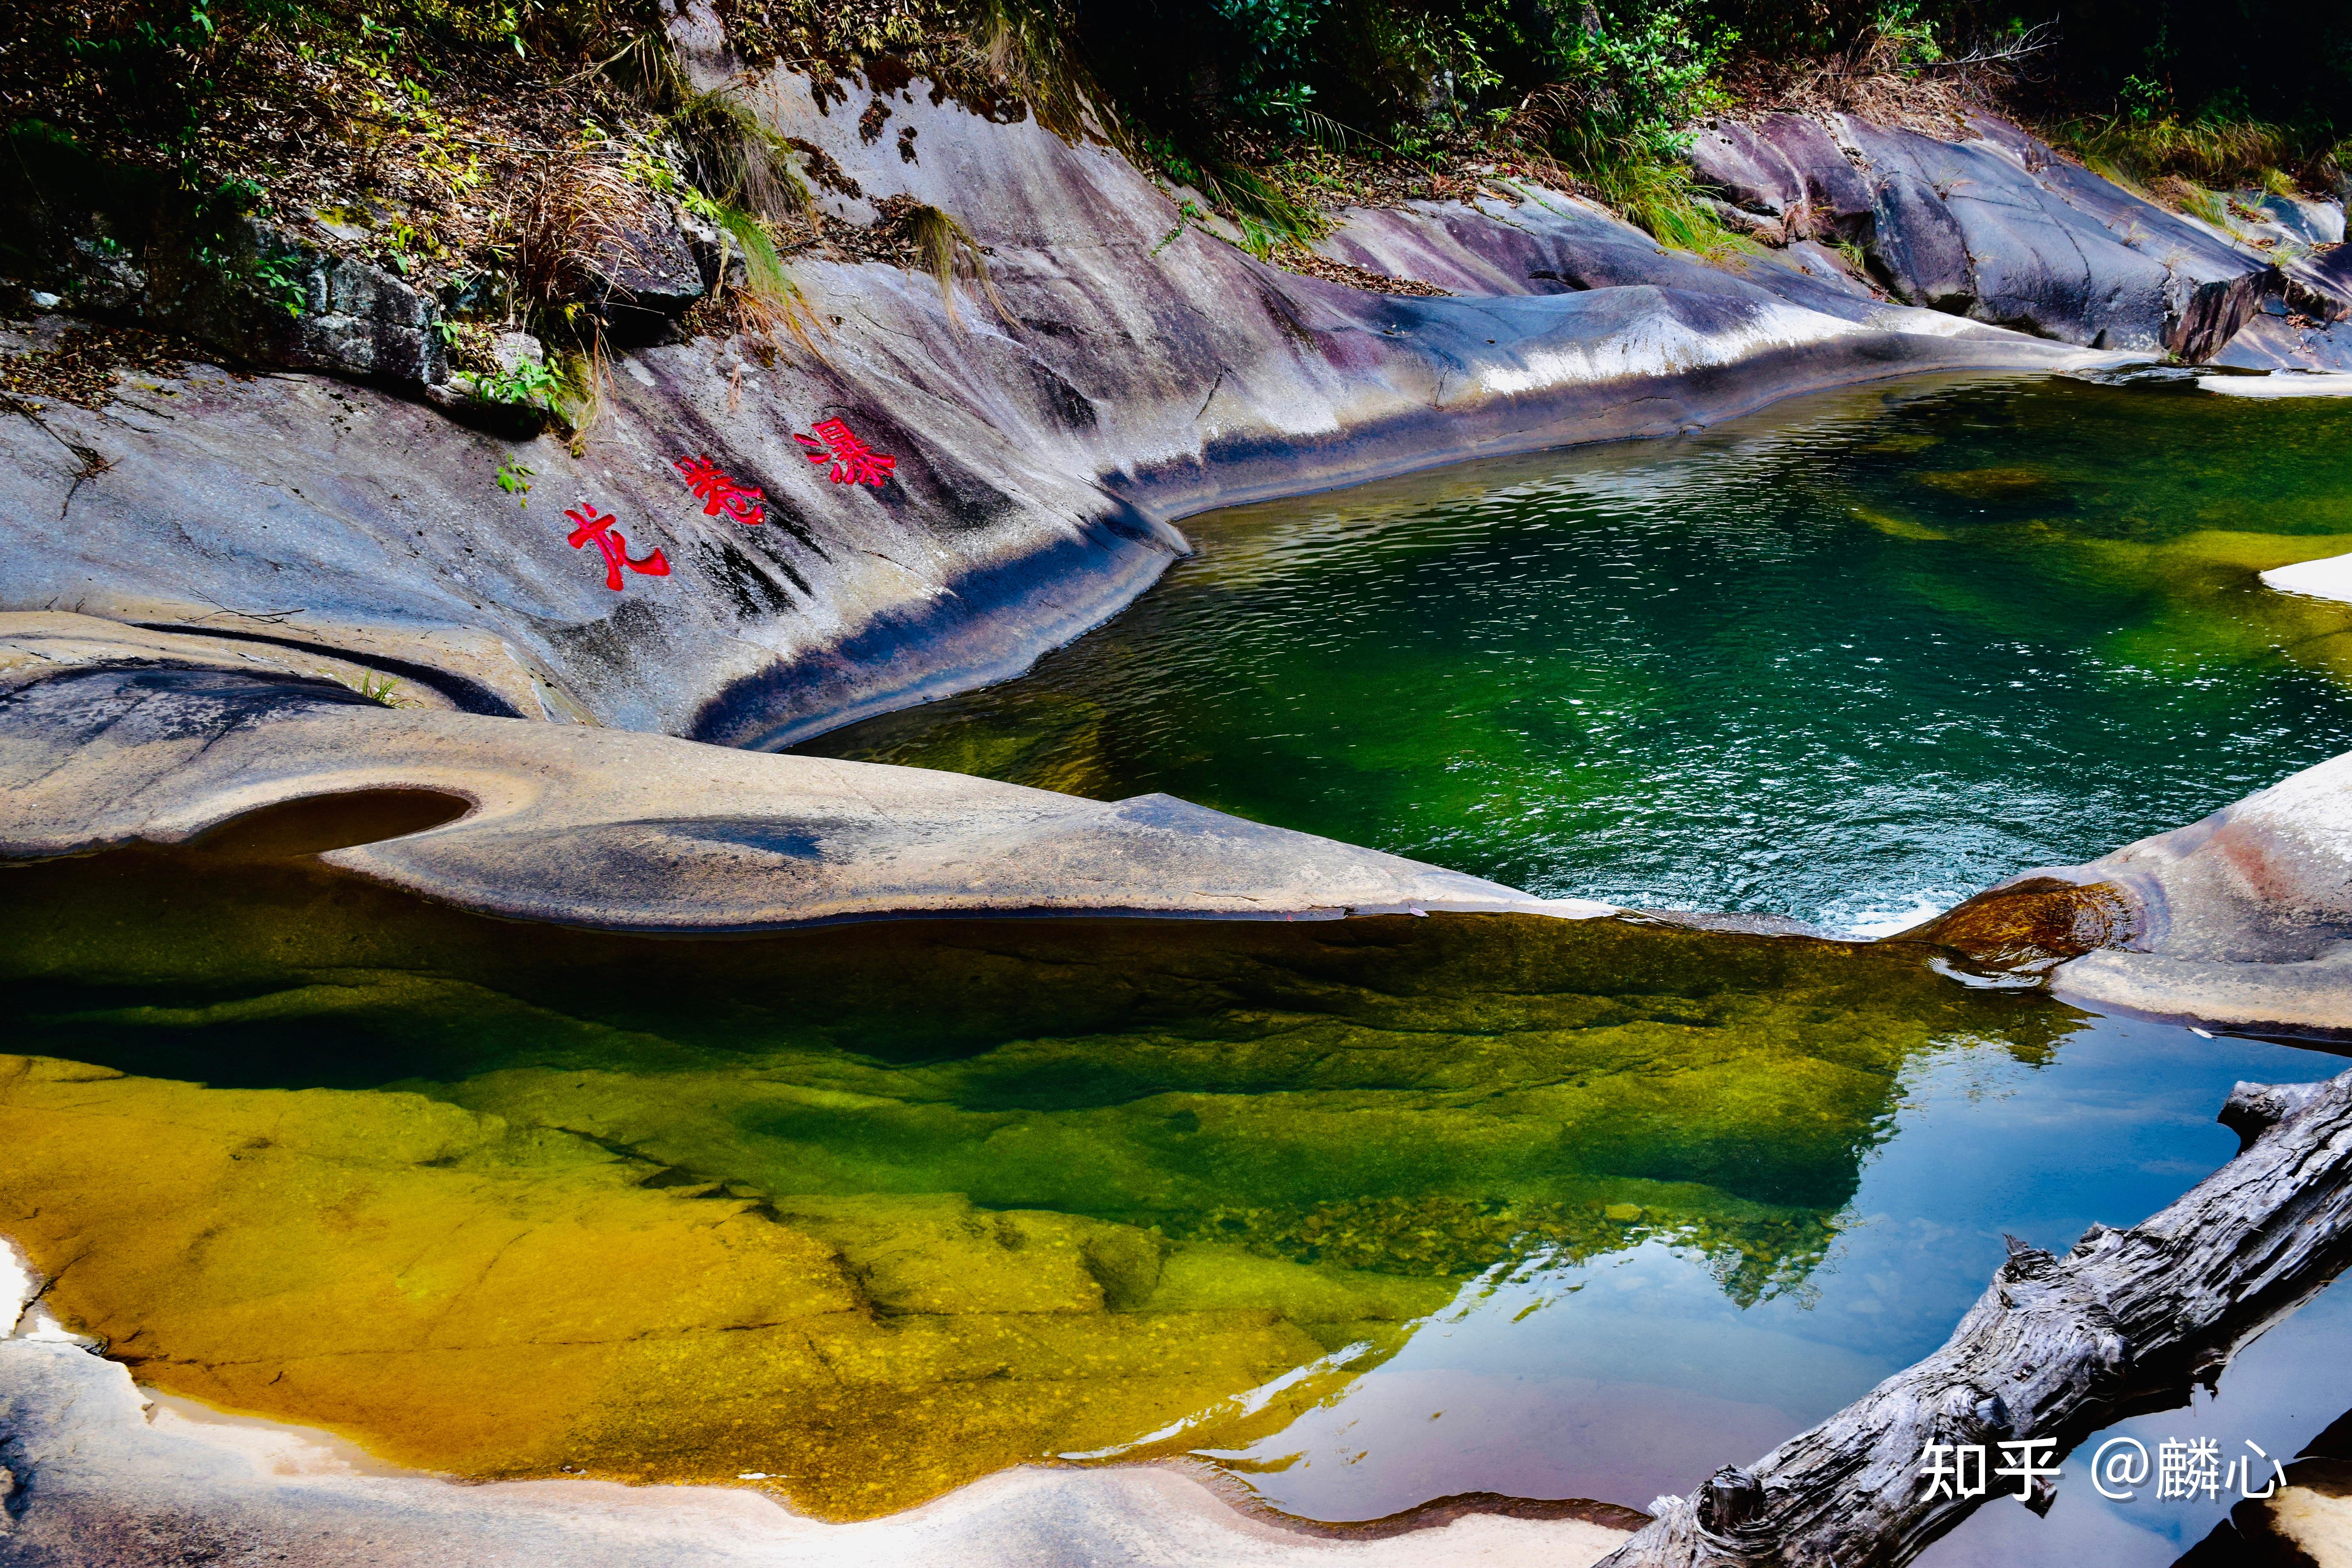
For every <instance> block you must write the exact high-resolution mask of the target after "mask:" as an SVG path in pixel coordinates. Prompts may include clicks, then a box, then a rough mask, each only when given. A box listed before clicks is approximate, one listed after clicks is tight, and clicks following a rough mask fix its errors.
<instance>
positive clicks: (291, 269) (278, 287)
mask: <svg viewBox="0 0 2352 1568" xmlns="http://www.w3.org/2000/svg"><path fill="white" fill-rule="evenodd" d="M302 270H303V268H302V257H301V253H300V252H299V251H289V252H286V253H285V254H283V255H279V256H263V257H260V258H257V259H256V260H255V262H254V264H253V276H254V280H255V281H256V282H257V283H259V284H260V285H261V286H262V288H263V289H264V290H265V291H266V292H267V293H268V295H269V297H270V298H271V300H273V301H275V302H276V303H277V304H279V305H282V306H284V307H285V310H286V313H287V314H288V315H289V316H299V315H300V314H301V313H302V307H303V306H304V305H305V304H307V303H308V302H309V299H310V296H309V295H308V294H307V293H306V292H305V291H304V290H303V288H302Z"/></svg>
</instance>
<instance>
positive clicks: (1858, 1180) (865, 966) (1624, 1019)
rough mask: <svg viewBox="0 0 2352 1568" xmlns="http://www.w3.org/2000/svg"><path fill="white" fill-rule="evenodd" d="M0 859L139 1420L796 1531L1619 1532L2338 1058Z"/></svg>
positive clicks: (1452, 928)
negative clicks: (594, 1488)
mask: <svg viewBox="0 0 2352 1568" xmlns="http://www.w3.org/2000/svg"><path fill="white" fill-rule="evenodd" d="M247 837H250V836H247ZM0 881H5V887H6V890H7V892H8V895H9V896H8V897H7V898H6V899H5V900H0V1006H4V1007H5V1008H6V1010H7V1012H8V1015H9V1016H11V1017H12V1019H14V1020H16V1022H17V1025H18V1027H17V1029H16V1035H15V1037H14V1040H13V1042H12V1043H14V1044H15V1045H16V1048H18V1049H19V1050H22V1051H26V1052H30V1053H37V1056H36V1057H33V1058H0V1146H5V1148H7V1149H8V1151H9V1157H8V1159H7V1160H5V1162H0V1233H5V1234H7V1235H9V1236H11V1237H14V1238H15V1239H16V1241H18V1242H19V1243H20V1244H22V1245H23V1246H24V1247H26V1250H27V1251H28V1252H29V1254H30V1255H31V1257H32V1258H33V1259H34V1261H35V1262H36V1264H37V1266H38V1267H40V1268H42V1269H43V1270H44V1271H45V1272H52V1273H54V1272H57V1271H58V1270H59V1269H60V1268H62V1267H63V1265H65V1264H66V1263H67V1262H68V1261H70V1264H71V1267H70V1268H63V1275H62V1278H60V1279H58V1281H57V1283H56V1285H55V1287H54V1288H53V1289H52V1290H51V1292H50V1295H49V1298H48V1299H49V1300H50V1301H51V1302H52V1303H53V1304H54V1305H56V1306H57V1308H58V1310H60V1311H61V1312H63V1313H64V1314H65V1315H67V1316H68V1318H69V1319H70V1320H72V1321H75V1322H76V1323H78V1324H79V1325H80V1326H81V1327H83V1328H85V1329H88V1330H90V1331H95V1332H97V1333H99V1334H100V1335H102V1336H103V1337H104V1338H105V1339H106V1340H107V1341H108V1342H109V1344H110V1349H111V1352H112V1353H114V1354H116V1355H118V1356H120V1357H121V1358H123V1359H125V1360H127V1361H129V1362H130V1363H131V1364H132V1366H133V1368H134V1371H135V1373H136V1374H137V1375H138V1376H139V1377H140V1378H141V1379H142V1381H143V1382H146V1383H148V1384H152V1385H155V1386H159V1387H161V1388H163V1389H164V1390H166V1391H169V1392H173V1393H178V1394H187V1395H192V1396H194V1397H198V1398H202V1399H205V1400H207V1401H209V1402H211V1403H214V1404H215V1405H220V1406H223V1407H226V1408H229V1409H234V1410H240V1411H247V1412H253V1413H257V1414H263V1415H278V1416H283V1417H289V1418H293V1419H299V1420H303V1421H307V1422H311V1423H315V1424H320V1425H325V1426H331V1427H333V1428H335V1429H337V1430H340V1431H341V1432H343V1433H345V1434H347V1435H349V1436H353V1437H355V1438H358V1439H359V1440H361V1441H362V1442H363V1443H365V1444H367V1445H368V1446H369V1447H371V1448H373V1450H374V1451H376V1452H378V1453H380V1454H383V1455H385V1456H387V1457H389V1458H395V1459H398V1460H402V1461H404V1462H408V1463H414V1464H421V1465H427V1466H431V1467H433V1468H443V1469H448V1470H454V1471H457V1472H458V1473H461V1474H468V1475H477V1476H521V1475H542V1474H550V1473H554V1472H556V1471H558V1470H559V1469H561V1468H564V1467H570V1468H572V1470H573V1471H574V1472H575V1473H578V1472H586V1473H589V1474H597V1475H608V1476H615V1477H620V1478H624V1479H640V1480H650V1479H684V1480H731V1479H733V1478H736V1477H738V1476H740V1475H742V1474H743V1473H745V1472H747V1471H758V1472H762V1473H764V1474H765V1475H766V1476H768V1477H770V1478H772V1479H771V1480H769V1481H768V1482H766V1483H765V1484H768V1485H772V1486H776V1487H779V1488H781V1489H783V1490H784V1491H785V1492H786V1493H787V1494H788V1495H789V1496H790V1497H791V1498H792V1499H793V1500H794V1501H795V1502H796V1503H798V1504H800V1505H802V1506H803V1507H807V1508H810V1509H813V1510H818V1511H820V1512H823V1513H826V1514H829V1515H834V1516H837V1517H855V1516H861V1515H870V1514H873V1513H877V1512H882V1511H887V1510H890V1509H894V1508H898V1507H904V1506H906V1505H908V1504H909V1503H912V1502H916V1501H919V1500H922V1499H924V1498H927V1497H930V1496H934V1495H936V1494H937V1493H938V1492H940V1490H943V1489H946V1488H948V1487H950V1486H953V1485H956V1484H958V1483H960V1482H961V1481H964V1480H968V1479H973V1478H975V1477H977V1476H979V1475H982V1474H985V1473H987V1472H988V1471H989V1470H991V1469H994V1468H1001V1467H1003V1466H1005V1465H1009V1464H1016V1463H1020V1462H1023V1461H1024V1460H1028V1459H1034V1458H1038V1457H1040V1456H1043V1455H1049V1454H1062V1455H1090V1456H1103V1457H1114V1458H1119V1457H1127V1458H1132V1457H1153V1456H1162V1455H1173V1454H1181V1453H1186V1452H1204V1453H1208V1454H1210V1455H1213V1456H1216V1457H1218V1458H1220V1459H1221V1461H1222V1462H1223V1463H1225V1464H1227V1465H1229V1466H1230V1467H1232V1468H1234V1469H1235V1470H1236V1471H1237V1472H1238V1473H1241V1474H1243V1475H1244V1476H1246V1477H1247V1478H1248V1479H1249V1480H1250V1481H1251V1483H1252V1484H1254V1485H1255V1486H1257V1487H1258V1488H1260V1489H1262V1490H1263V1492H1264V1493H1265V1496H1266V1497H1267V1498H1268V1500H1271V1501H1273V1502H1275V1503H1276V1505H1278V1506H1280V1507H1283V1508H1285V1509H1287V1510H1292V1511H1295V1512H1298V1513H1302V1514H1307V1515H1312V1516H1315V1517H1319V1518H1325V1519H1339V1520H1344V1519H1354V1518H1363V1517H1370V1516H1377V1515H1380V1514H1383V1513H1388V1512H1392V1511H1395V1510H1398V1509H1401V1508H1404V1507H1409V1506H1412V1505H1413V1504H1415V1503H1419V1502H1422V1501H1424V1500H1428V1499H1429V1498H1431V1497H1433V1496H1438V1495H1444V1494H1446V1493H1451V1492H1458V1491H1472V1490H1479V1491H1502V1492H1513V1493H1520V1494H1528V1495H1534V1496H1539V1497H1545V1496H1570V1497H1576V1496H1583V1497H1594V1498H1598V1499H1600V1500H1606V1501H1613V1502H1621V1503H1628V1504H1634V1505H1639V1504H1641V1503H1643V1502H1645V1501H1646V1500H1648V1499H1649V1498H1650V1497H1651V1496H1653V1495H1654V1494H1655V1493H1656V1492H1657V1491H1659V1490H1663V1489H1676V1490H1679V1489H1685V1488H1687V1487H1688V1486H1689V1485H1690V1484H1691V1483H1692V1481H1693V1479H1695V1478H1696V1477H1698V1476H1701V1475H1704V1474H1705V1473H1706V1472H1707V1471H1708V1470H1710V1469H1711V1468H1713V1467H1715V1466H1716V1465H1717V1464H1720V1463H1722V1462H1724V1461H1725V1460H1727V1459H1731V1458H1752V1457H1753V1456H1754V1455H1755V1454H1756V1453H1758V1452H1760V1451H1761V1450H1762V1449H1763V1448H1765V1447H1769V1446H1770V1444H1771V1443H1772V1442H1774V1441H1777V1440H1778V1439H1779V1438H1780V1436H1786V1435H1787V1434H1788V1433H1789V1432H1790V1431H1791V1430H1793V1429H1795V1428H1796V1427H1798V1426H1802V1425H1804V1424H1805V1423H1807V1422H1809V1421H1811V1420H1812V1419H1814V1418H1816V1417H1818V1416H1819V1415H1822V1414H1824V1413H1826V1412H1827V1411H1828V1410H1830V1409H1833V1408H1835V1407H1836V1406H1837V1405H1841V1404H1843V1403H1844V1402H1845V1401H1846V1400H1847V1399H1849V1398H1851V1397H1853V1394H1857V1393H1859V1392H1860V1391H1861V1390H1862V1389H1863V1388H1864V1387H1866V1386H1867V1385H1868V1384H1870V1383H1872V1382H1874V1380H1875V1379H1876V1378H1877V1377H1879V1376H1881V1375H1883V1373H1885V1372H1886V1371H1889V1370H1892V1369H1893V1368H1894V1367H1895V1366H1897V1365H1900V1364H1902V1363H1906V1362H1907V1361H1909V1360H1911V1359H1913V1358H1914V1357H1915V1356H1916V1354H1918V1353H1919V1352H1922V1351H1924V1350H1925V1349H1927V1348H1928V1347H1929V1346H1931V1345H1932V1344H1933V1343H1935V1342H1937V1341H1938V1340H1940V1338H1941V1337H1942V1335H1943V1334H1944V1333H1945V1332H1946V1331H1948V1329H1949V1326H1950V1324H1951V1322H1952V1321H1954V1319H1955V1318H1956V1317H1957V1315H1958V1312H1959V1310H1961V1308H1962V1307H1963V1306H1964V1305H1965V1304H1966V1303H1967V1302H1968V1301H1969V1300H1970V1299H1972V1298H1973V1297H1974V1295H1975V1294H1976V1293H1977V1292H1978V1290H1979V1289H1981V1288H1982V1284H1983V1281H1984V1280H1985V1279H1986V1278H1987V1277H1988V1276H1989V1273H1990V1268H1991V1267H1992V1265H1993V1263H1994V1262H1995V1261H1997V1259H1998V1256H1999V1242H1998V1235H1997V1233H1998V1232H1999V1231H2000V1230H2001V1229H2003V1228H2007V1229H2011V1230H2016V1231H2019V1232H2021V1234H2025V1235H2027V1236H2029V1237H2031V1238H2032V1239H2033V1240H2036V1241H2039V1242H2043V1243H2047V1244H2053V1245H2056V1244H2061V1243H2063V1242H2065V1241H2067V1240H2069V1239H2071V1237H2073V1235H2074V1234H2075V1233H2076V1232H2078V1231H2079V1230H2080V1228H2081V1227H2082V1226H2083V1225H2084V1224H2085V1223H2087V1222H2088V1221H2089V1220H2090V1219H2092V1218H2100V1219H2105V1220H2109V1221H2126V1220H2132V1219H2137V1218H2138V1217H2140V1216H2142V1215H2145V1214H2147V1212H2150V1211H2151V1210H2153V1209H2155V1208H2157V1207H2158V1206H2160V1205H2162V1204H2163V1203H2165V1202H2167V1201H2168V1200H2169V1199H2170V1198H2171V1197H2172V1196H2173V1195H2175V1194H2178V1192H2179V1191H2180V1190H2181V1189H2182V1188H2185V1187H2186V1186H2188V1185H2189V1184H2190V1183H2191V1182H2193V1181H2194V1180H2195V1179H2196V1178H2197V1176H2199V1175H2200V1174H2201V1173H2203V1172H2204V1171H2205V1170H2207V1169H2210V1167H2211V1166H2213V1165H2215V1164H2218V1163H2220V1162H2221V1159H2222V1158H2224V1157H2225V1156H2226V1154H2227V1152H2228V1144H2229V1140H2228V1137H2227V1135H2226V1134H2224V1133H2222V1132H2221V1130H2220V1129H2218V1128H2217V1127H2214V1126H2213V1125H2212V1124H2211V1122H2210V1117H2211V1114H2212V1111H2213V1109H2214V1108H2215V1107H2216V1106H2218V1104H2219V1103H2220V1100H2221V1097H2222V1096H2223V1095H2224V1094H2225V1093H2226V1091H2227V1088H2228V1085H2229V1083H2230V1082H2231V1080H2232V1079H2234V1078H2236V1077H2240V1076H2249V1077H2267V1078H2297V1077H2311V1076H2316V1074H2317V1073H2318V1072H2320V1071H2323V1070H2325V1068H2326V1066H2327V1065H2328V1063H2327V1062H2326V1058H2306V1057H2305V1056H2303V1055H2302V1054H2300V1053H2296V1052H2294V1051H2290V1050H2287V1049H2285V1048H2284V1047H2268V1046H2261V1045H2254V1044H2249V1043H2245V1042H2235V1041H2219V1042H2209V1041H2200V1040H2197V1039H2195V1038H2194V1037H2190V1036H2189V1035H2188V1034H2186V1033H2185V1032H2183V1031H2179V1030H2170V1029H2159V1028H2154V1027H2151V1026H2126V1025H2119V1024H2115V1023H2112V1022H2109V1021H2105V1020H2101V1019H2095V1018H2092V1017H2088V1016H2085V1015H2084V1014H2082V1013H2080V1012H2078V1011H2076V1010H2074V1009H2073V1008H2070V1007H2066V1006H2063V1005H2058V1004H2055V1003H2053V1002H2051V1001H2049V1000H2047V999H2046V998H2044V997H2042V996H2040V995H2038V994H2022V993H2016V992H2000V991H1975V990H1969V989H1967V988H1964V987H1962V986H1959V985H1958V984H1953V983H1951V982H1949V981H1948V980H1945V979H1943V978H1941V977H1939V976H1937V974H1935V973H1931V972H1930V971H1929V970H1928V969H1927V967H1926V965H1925V963H1923V962H1922V960H1923V957H1924V954H1923V953H1921V952H1918V951H1916V950H1915V951H1903V950H1890V949H1873V948H1855V947H1850V946H1845V945H1842V944H1838V943H1832V942H1816V941H1811V940H1807V939H1795V940H1767V939H1763V938H1758V937H1748V936H1736V935H1724V934H1717V933H1706V932H1696V931H1678V930H1673V929H1667V928H1661V927H1655V926H1642V925H1635V924H1627V923H1624V922H1618V921H1585V922H1570V921H1548V920H1540V919H1532V918H1526V917H1453V918H1446V917H1433V918H1429V919H1423V920H1413V919H1407V918H1397V919H1387V920H1368V921H1344V922H1327V923H1298V924H1287V923H1276V922H1265V923H1252V924H1233V923H1226V922H1204V921H1174V922H1151V921H1099V922H1097V921H1000V922H993V923H955V922H921V923H918V922H908V923H886V924H873V925H858V926H850V927H843V928H835V929H831V930H823V931H802V932H794V933H787V934H785V935H782V936H776V937H764V938H759V939H754V940H744V941H737V942H707V941H679V940H656V939H639V938H621V937H613V936H607V935H601V934H596V933H589V932H579V931H558V930H551V929H547V928H543V927H532V926H526V925H520V924H509V923H504V922H499V921H488V920H482V919H478V918H475V917H471V916H467V915H464V914H461V913H457V912H456V911H452V910H446V909H444V908H440V907H437V906H435V905H431V904H429V903H426V902H425V901H423V900H417V899H415V898H412V897H410V896H408V895H405V894H402V893H398V892H394V891H392V890H388V889H378V888H373V887H370V886H368V885H366V884H364V883H362V882H359V881H357V880H356V879H352V878H349V877H347V876H344V875H341V874H340V873H336V872H333V871H331V870H330V869H328V868H324V867H323V866H321V865H320V864H319V863H318V862H316V861H315V860H309V859H304V858H299V857H296V858H286V857H283V856H279V855H278V854H276V853H275V852H273V851H270V850H268V848H267V847H266V846H265V847H262V848H260V849H256V848H255V847H253V846H252V845H247V844H245V842H244V840H243V839H241V838H240V837H239V836H237V835H236V834H228V835H224V836H222V837H221V838H220V839H219V840H218V841H217V843H216V844H215V846H213V847H194V848H190V849H183V850H171V851H157V850H135V851H121V852H116V853H112V854H109V855H104V856H98V857H91V858H81V859H75V860H68V861H60V862H53V863H50V864H47V865H43V866H37V867H31V868H14V869H10V870H6V871H5V872H0ZM77 1064H89V1065H77ZM122 1074H129V1075H133V1076H129V1077H124V1076H119V1075H122ZM205 1084H209V1085H211V1086H213V1087H208V1088H207V1087H198V1086H199V1085H205ZM2086 1129H2089V1130H2094V1131H2095V1132H2096V1136H2095V1137H2085V1136H2084V1131H2085V1130H2086Z"/></svg>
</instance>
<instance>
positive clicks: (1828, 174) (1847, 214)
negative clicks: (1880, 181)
mask: <svg viewBox="0 0 2352 1568" xmlns="http://www.w3.org/2000/svg"><path fill="white" fill-rule="evenodd" d="M1756 132H1757V134H1758V136H1759V137H1760V138H1761V139H1762V140H1763V142H1764V144H1765V145H1766V146H1768V147H1769V148H1770V149H1771V150H1772V151H1773V152H1775V153H1779V154H1780V158H1781V160H1782V162H1783V163H1785V164H1786V165H1787V166H1788V168H1789V170H1790V172H1791V173H1792V174H1794V175H1795V176H1796V179H1797V195H1798V196H1799V198H1800V199H1801V201H1802V202H1803V203H1804V205H1805V208H1806V210H1807V213H1808V215H1809V216H1810V218H1811V222H1810V224H1809V227H1810V229H1811V234H1812V237H1815V238H1822V239H1828V238H1837V239H1849V240H1866V239H1868V238H1869V237H1870V234H1871V230H1872V229H1873V227H1874V225H1875V221H1876V204H1875V203H1874V201H1873V200H1872V198H1871V191H1870V184H1869V182H1867V181H1865V180H1864V178H1863V177H1862V175H1861V174H1860V173H1859V172H1858V171H1857V170H1856V169H1855V168H1854V165H1853V161H1852V160H1851V159H1849V158H1848V157H1847V156H1846V154H1845V151H1844V149H1843V148H1841V147H1840V146H1839V145H1838V144H1837V143H1836V142H1833V141H1832V140H1831V139H1830V133H1829V132H1828V131H1827V130H1825V129H1823V127H1822V123H1821V121H1818V120H1815V119H1813V118H1811V116H1809V115H1802V114H1768V115H1766V116H1765V117H1764V118H1763V119H1762V120H1760V121H1758V122H1757V125H1756Z"/></svg>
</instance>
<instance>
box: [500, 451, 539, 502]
mask: <svg viewBox="0 0 2352 1568" xmlns="http://www.w3.org/2000/svg"><path fill="white" fill-rule="evenodd" d="M535 471H536V470H534V469H532V468H530V467H528V466H527V465H525V464H523V463H520V462H518V461H517V460H516V459H515V458H514V455H513V454H512V453H509V454H508V455H507V459H506V461H505V462H503V463H500V464H499V489H502V490H504V491H506V492H507V494H509V495H510V496H512V497H514V498H515V505H517V506H518V507H520V508H522V509H523V510H526V511H528V510H530V480H531V476H532V474H533V473H534V472H535Z"/></svg>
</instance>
